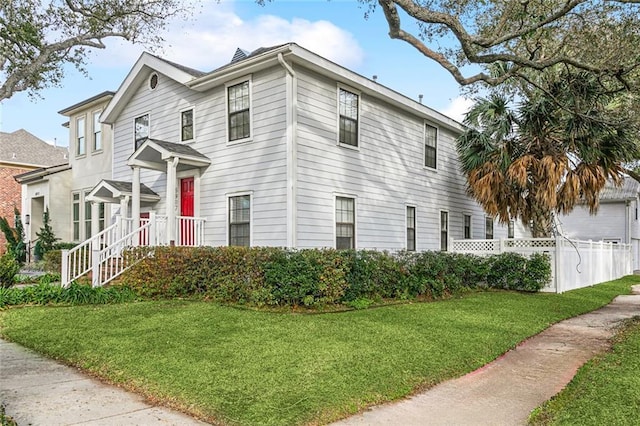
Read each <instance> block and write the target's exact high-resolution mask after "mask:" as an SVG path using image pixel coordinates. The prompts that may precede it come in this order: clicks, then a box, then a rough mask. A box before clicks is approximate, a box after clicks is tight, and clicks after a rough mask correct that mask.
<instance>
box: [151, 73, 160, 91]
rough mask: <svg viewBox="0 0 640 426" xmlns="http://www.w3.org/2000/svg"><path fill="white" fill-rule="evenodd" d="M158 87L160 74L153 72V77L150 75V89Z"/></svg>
mask: <svg viewBox="0 0 640 426" xmlns="http://www.w3.org/2000/svg"><path fill="white" fill-rule="evenodd" d="M156 87H158V74H156V73H153V74H151V77H149V89H151V90H153V89H155V88H156Z"/></svg>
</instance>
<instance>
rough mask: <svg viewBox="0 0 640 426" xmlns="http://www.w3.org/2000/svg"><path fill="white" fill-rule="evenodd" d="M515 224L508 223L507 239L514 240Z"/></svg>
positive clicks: (512, 222)
mask: <svg viewBox="0 0 640 426" xmlns="http://www.w3.org/2000/svg"><path fill="white" fill-rule="evenodd" d="M515 228H516V223H515V222H514V221H513V220H510V221H509V224H508V228H507V238H514V237H515V234H516V229H515Z"/></svg>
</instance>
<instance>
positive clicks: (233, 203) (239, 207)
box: [229, 195, 251, 247]
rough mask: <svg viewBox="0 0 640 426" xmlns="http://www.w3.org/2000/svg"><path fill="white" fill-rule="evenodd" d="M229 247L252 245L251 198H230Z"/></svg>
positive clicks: (243, 196) (247, 196)
mask: <svg viewBox="0 0 640 426" xmlns="http://www.w3.org/2000/svg"><path fill="white" fill-rule="evenodd" d="M229 245H230V246H244V247H249V246H250V245H251V196H250V195H238V196H234V197H229Z"/></svg>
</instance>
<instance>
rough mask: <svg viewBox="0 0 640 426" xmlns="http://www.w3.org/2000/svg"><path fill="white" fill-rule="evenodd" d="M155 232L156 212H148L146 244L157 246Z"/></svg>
mask: <svg viewBox="0 0 640 426" xmlns="http://www.w3.org/2000/svg"><path fill="white" fill-rule="evenodd" d="M156 241H157V234H156V212H155V211H150V212H149V239H148V243H147V245H149V246H157V245H158V243H157V242H156Z"/></svg>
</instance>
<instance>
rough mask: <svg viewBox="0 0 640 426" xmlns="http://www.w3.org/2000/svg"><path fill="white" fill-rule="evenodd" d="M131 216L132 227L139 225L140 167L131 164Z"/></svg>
mask: <svg viewBox="0 0 640 426" xmlns="http://www.w3.org/2000/svg"><path fill="white" fill-rule="evenodd" d="M131 198H132V200H131V218H132V219H133V225H132V226H133V228H132V229H137V228H138V227H139V226H140V167H136V166H133V180H132V181H131Z"/></svg>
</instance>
